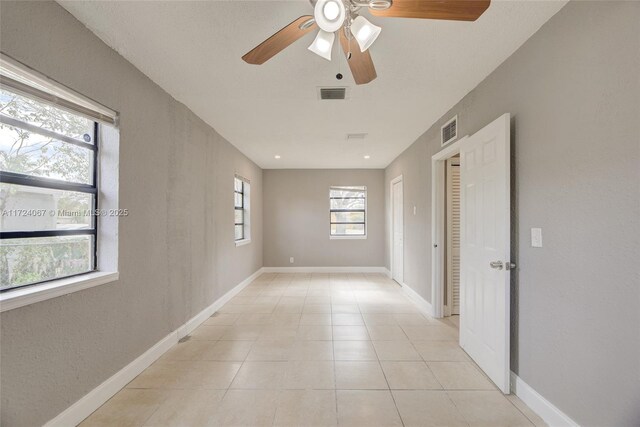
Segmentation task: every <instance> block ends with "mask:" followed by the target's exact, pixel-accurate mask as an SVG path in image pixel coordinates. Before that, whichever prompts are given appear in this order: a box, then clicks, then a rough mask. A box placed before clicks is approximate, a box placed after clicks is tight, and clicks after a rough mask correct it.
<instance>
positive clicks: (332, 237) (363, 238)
mask: <svg viewBox="0 0 640 427" xmlns="http://www.w3.org/2000/svg"><path fill="white" fill-rule="evenodd" d="M329 239H330V240H366V239H367V236H329Z"/></svg>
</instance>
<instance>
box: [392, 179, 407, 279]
mask: <svg viewBox="0 0 640 427" xmlns="http://www.w3.org/2000/svg"><path fill="white" fill-rule="evenodd" d="M397 183H401V184H402V203H403V204H404V181H403V178H402V175H399V176H397V177H395V178H393V179H392V180H391V183H390V184H389V201H390V202H391V203H390V206H391V216H390V217H391V227H389V229H390V230H391V233H390V236H389V254H390V259H389V267H390V268H389V271H391V280H394V279H393V278H394V276H395V274H394V273H395V271H394V268H395V267H394V259H395V254H394V243H395V242H394V236H395V221H394V205H393V186H394V185H395V184H397ZM402 212H403V218H402V228H403V240H404V206H403V210H402ZM402 251H403V256H402V259H403V262H404V244H403V249H402ZM401 273H402V274H401V276H402V277H401V278H400V282H399V283H400V284H401V285H402V284H403V283H404V268H403V269H402V272H401Z"/></svg>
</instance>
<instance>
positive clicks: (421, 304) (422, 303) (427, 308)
mask: <svg viewBox="0 0 640 427" xmlns="http://www.w3.org/2000/svg"><path fill="white" fill-rule="evenodd" d="M401 286H402V290H403V291H404V292H405V293H406V294H407V296H408V297H409V299H410V300H411V301H413V302H414V304H415V305H416V306H417V307H418V309H419V310H420V311H421V312H422V313H423V314H426V315H427V316H429V317H431V316H433V307H432V306H431V303H430V302H429V301H427V300H426V299H424V298H422V297H421V296H420V295H419V294H418V293H417V292H416V291H414V290H413V289H411V288H410V287H409V286H407V285H406V284H404V283H403V284H402V285H401Z"/></svg>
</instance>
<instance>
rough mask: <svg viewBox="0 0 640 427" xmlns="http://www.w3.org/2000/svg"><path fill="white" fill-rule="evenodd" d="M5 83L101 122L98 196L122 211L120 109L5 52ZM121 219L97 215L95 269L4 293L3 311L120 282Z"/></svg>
mask: <svg viewBox="0 0 640 427" xmlns="http://www.w3.org/2000/svg"><path fill="white" fill-rule="evenodd" d="M0 85H2V86H3V87H5V88H7V89H9V90H10V91H12V92H15V93H18V94H19V95H21V96H26V97H29V98H32V99H36V100H38V101H41V102H44V103H46V104H49V105H52V106H54V107H57V108H60V109H62V110H66V111H67V112H70V113H72V114H79V115H81V116H84V117H85V118H87V119H90V120H92V121H94V122H97V123H99V126H98V129H97V132H98V137H97V138H96V141H97V140H99V141H100V152H101V154H100V156H99V160H100V162H95V161H94V169H93V173H94V175H95V176H96V180H95V181H94V182H95V183H96V184H97V185H98V186H99V187H100V191H99V194H98V196H97V197H96V198H95V199H96V201H99V203H100V209H101V211H109V212H111V211H113V212H119V211H120V210H119V181H120V180H119V172H118V170H119V158H120V154H119V152H120V131H119V119H120V117H119V114H118V112H116V111H115V110H112V109H110V108H108V107H106V106H104V105H102V104H100V103H98V102H96V101H94V100H92V99H90V98H88V97H86V96H84V95H83V94H80V93H79V92H76V91H75V90H73V89H70V88H69V87H67V86H65V85H62V84H61V83H59V82H57V81H55V80H53V79H51V78H50V77H48V76H46V75H44V74H42V73H40V72H38V71H36V70H34V69H33V68H31V67H29V66H28V65H25V64H23V63H21V62H19V61H17V60H15V59H13V58H12V57H10V56H9V55H7V54H5V53H4V52H0ZM96 155H97V154H96ZM3 174H4V175H5V176H6V174H5V173H3ZM62 182H64V181H62ZM74 191H75V189H74ZM96 193H98V192H97V191H96ZM118 224H119V215H103V216H98V217H96V218H95V222H94V227H95V229H96V235H97V236H99V237H98V238H96V241H95V246H94V248H95V251H96V253H97V254H98V255H99V256H97V259H96V260H95V261H94V266H93V268H94V271H90V272H87V273H81V274H77V275H73V276H68V277H66V278H58V279H52V280H49V281H46V282H44V281H43V282H40V283H38V284H34V285H29V286H22V287H19V288H18V287H14V288H11V289H7V290H6V291H5V292H0V312H2V313H4V312H6V311H10V310H14V309H18V308H21V307H25V306H28V305H31V304H35V303H38V302H42V301H46V300H49V299H52V298H57V297H60V296H63V295H68V294H71V293H74V292H78V291H81V290H85V289H90V288H93V287H97V286H101V285H105V284H109V283H113V282H116V281H117V280H118V279H119V277H120V275H119V272H118V249H119V238H118V229H119V225H118Z"/></svg>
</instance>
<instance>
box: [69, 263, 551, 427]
mask: <svg viewBox="0 0 640 427" xmlns="http://www.w3.org/2000/svg"><path fill="white" fill-rule="evenodd" d="M457 339H458V331H457V319H455V318H453V319H450V320H438V319H432V318H429V317H425V316H423V315H422V314H421V313H420V312H419V311H418V310H417V309H416V307H415V305H414V304H413V303H412V302H411V301H410V300H408V299H407V298H406V296H405V295H404V293H403V292H402V291H401V289H400V287H399V286H398V285H397V284H396V283H395V282H393V281H391V280H389V279H387V278H386V277H385V276H383V275H380V274H263V275H262V276H260V277H259V278H258V279H256V280H255V281H254V282H253V283H252V284H250V285H249V286H247V287H246V288H245V289H244V290H243V291H242V292H240V294H238V295H237V296H236V297H234V298H233V299H232V300H231V301H229V302H228V303H227V304H226V305H225V306H224V307H222V309H221V310H220V311H219V312H218V313H216V314H214V315H213V316H212V317H211V318H210V319H208V320H207V321H206V322H205V323H204V324H203V325H202V326H200V327H199V328H197V329H196V330H195V331H193V333H192V334H191V335H190V336H189V337H187V339H184V340H182V342H180V343H178V344H177V345H175V346H174V347H173V348H172V349H171V350H170V351H168V352H167V353H166V354H165V355H164V356H163V357H161V358H160V359H159V360H158V361H156V362H155V363H154V364H153V365H151V366H150V367H149V368H148V369H146V370H145V371H144V372H143V373H142V374H140V375H139V376H138V377H137V378H135V379H134V380H133V381H132V382H131V383H129V384H128V385H127V387H126V388H124V389H123V390H121V391H120V392H119V393H118V394H116V395H115V396H114V397H113V398H112V399H111V400H109V401H108V402H107V403H105V404H104V405H103V406H102V407H101V408H99V409H98V410H97V411H96V412H94V413H93V414H92V415H91V416H90V417H89V418H87V419H86V420H85V421H84V422H83V423H82V424H81V425H82V426H84V427H89V426H119V427H121V426H122V427H124V426H334V425H341V426H394V425H398V426H401V425H404V426H491V427H494V426H532V425H536V426H538V425H544V423H543V422H542V420H540V418H538V417H537V416H536V415H535V414H534V413H533V412H532V411H531V410H530V409H529V408H528V407H527V406H526V405H524V403H522V401H520V400H519V399H518V398H517V397H515V396H504V395H502V393H500V392H499V391H498V390H497V389H496V388H495V386H494V385H493V383H492V382H491V381H489V380H488V379H487V377H486V376H485V375H484V373H483V372H481V371H480V370H479V369H478V367H477V366H476V365H475V364H474V363H473V362H472V361H471V359H470V358H469V357H468V356H467V355H466V353H465V352H464V351H463V350H462V349H461V348H460V347H459V346H458V344H457Z"/></svg>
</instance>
